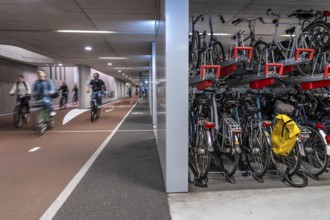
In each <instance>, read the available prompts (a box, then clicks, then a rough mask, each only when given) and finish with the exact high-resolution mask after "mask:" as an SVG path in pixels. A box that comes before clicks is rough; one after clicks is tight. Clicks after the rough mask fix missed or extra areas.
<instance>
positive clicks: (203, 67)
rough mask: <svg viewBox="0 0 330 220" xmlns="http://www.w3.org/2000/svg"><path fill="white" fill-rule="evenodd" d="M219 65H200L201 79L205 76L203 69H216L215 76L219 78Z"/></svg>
mask: <svg viewBox="0 0 330 220" xmlns="http://www.w3.org/2000/svg"><path fill="white" fill-rule="evenodd" d="M220 68H221V67H220V65H202V67H201V77H202V79H204V78H205V69H216V70H217V72H216V75H215V76H216V77H217V78H218V79H219V78H220Z"/></svg>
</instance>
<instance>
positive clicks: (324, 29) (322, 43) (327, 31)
mask: <svg viewBox="0 0 330 220" xmlns="http://www.w3.org/2000/svg"><path fill="white" fill-rule="evenodd" d="M313 29H314V24H313V23H312V24H310V25H308V26H307V27H306V28H304V30H303V32H304V33H307V36H308V35H309V36H310V35H311V34H312V35H313V36H312V39H313V42H310V45H309V46H311V48H313V49H315V53H320V52H324V51H327V50H329V47H330V24H327V23H325V22H316V23H315V29H314V30H315V32H314V33H312V31H313Z"/></svg>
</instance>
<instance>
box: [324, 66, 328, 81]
mask: <svg viewBox="0 0 330 220" xmlns="http://www.w3.org/2000/svg"><path fill="white" fill-rule="evenodd" d="M329 68H330V66H325V67H324V73H323V77H324V78H328V75H329Z"/></svg>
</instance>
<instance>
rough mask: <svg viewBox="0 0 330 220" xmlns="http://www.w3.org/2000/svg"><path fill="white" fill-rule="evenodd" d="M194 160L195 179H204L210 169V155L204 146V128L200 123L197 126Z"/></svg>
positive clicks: (205, 145)
mask: <svg viewBox="0 0 330 220" xmlns="http://www.w3.org/2000/svg"><path fill="white" fill-rule="evenodd" d="M194 159H195V164H196V171H197V178H200V179H204V178H206V177H207V174H208V172H209V168H210V155H209V151H208V148H207V144H206V135H205V128H204V125H203V124H202V123H199V124H198V125H197V135H196V145H195V150H194Z"/></svg>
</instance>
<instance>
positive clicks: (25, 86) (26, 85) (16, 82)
mask: <svg viewBox="0 0 330 220" xmlns="http://www.w3.org/2000/svg"><path fill="white" fill-rule="evenodd" d="M18 84H19V82H16V90H18ZM23 84H24V86H25V90H26V91H28V88H27V85H26V83H25V81H23Z"/></svg>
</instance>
